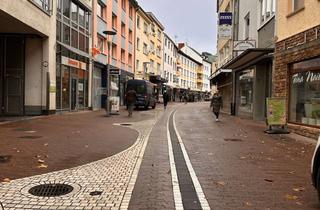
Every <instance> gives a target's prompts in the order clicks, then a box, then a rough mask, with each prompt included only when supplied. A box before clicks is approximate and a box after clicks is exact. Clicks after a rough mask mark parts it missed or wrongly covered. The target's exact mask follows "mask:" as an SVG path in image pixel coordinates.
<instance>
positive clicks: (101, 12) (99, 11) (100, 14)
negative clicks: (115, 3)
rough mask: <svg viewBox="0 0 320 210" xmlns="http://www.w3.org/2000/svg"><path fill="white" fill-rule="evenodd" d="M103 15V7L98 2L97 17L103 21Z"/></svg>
mask: <svg viewBox="0 0 320 210" xmlns="http://www.w3.org/2000/svg"><path fill="white" fill-rule="evenodd" d="M103 13H104V5H102V4H101V3H100V2H98V4H97V15H98V16H99V17H101V18H102V19H103V17H104V15H103Z"/></svg>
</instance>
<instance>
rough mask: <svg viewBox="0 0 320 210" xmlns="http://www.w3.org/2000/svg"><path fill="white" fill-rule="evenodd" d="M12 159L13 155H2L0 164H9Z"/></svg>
mask: <svg viewBox="0 0 320 210" xmlns="http://www.w3.org/2000/svg"><path fill="white" fill-rule="evenodd" d="M11 157H12V156H11V155H0V163H8V162H9V161H10V160H11Z"/></svg>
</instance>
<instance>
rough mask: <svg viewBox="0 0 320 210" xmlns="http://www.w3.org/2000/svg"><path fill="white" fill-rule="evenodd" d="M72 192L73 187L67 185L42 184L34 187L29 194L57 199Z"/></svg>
mask: <svg viewBox="0 0 320 210" xmlns="http://www.w3.org/2000/svg"><path fill="white" fill-rule="evenodd" d="M72 191H73V187H72V186H70V185H67V184H42V185H37V186H34V187H32V188H31V189H30V190H29V191H28V192H29V193H30V194H32V195H34V196H39V197H56V196H62V195H66V194H68V193H70V192H72Z"/></svg>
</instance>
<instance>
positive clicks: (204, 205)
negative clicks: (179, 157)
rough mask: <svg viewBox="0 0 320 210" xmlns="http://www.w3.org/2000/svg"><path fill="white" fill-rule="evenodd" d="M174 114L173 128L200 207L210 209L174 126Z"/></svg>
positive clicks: (205, 209)
mask: <svg viewBox="0 0 320 210" xmlns="http://www.w3.org/2000/svg"><path fill="white" fill-rule="evenodd" d="M175 116H176V112H175V113H174V114H173V128H174V130H175V132H176V134H177V137H178V140H179V143H180V147H181V149H182V153H183V157H184V159H185V161H186V164H187V167H188V170H189V173H190V176H191V178H192V182H193V185H194V187H195V189H196V192H197V195H198V198H199V201H200V204H201V207H202V209H204V210H210V209H211V208H210V206H209V203H208V201H207V199H206V196H205V194H204V193H203V190H202V187H201V185H200V182H199V180H198V177H197V175H196V173H195V171H194V169H193V167H192V164H191V161H190V158H189V156H188V153H187V151H186V148H185V147H184V144H183V141H182V138H181V136H180V134H179V132H178V129H177V126H176V123H175Z"/></svg>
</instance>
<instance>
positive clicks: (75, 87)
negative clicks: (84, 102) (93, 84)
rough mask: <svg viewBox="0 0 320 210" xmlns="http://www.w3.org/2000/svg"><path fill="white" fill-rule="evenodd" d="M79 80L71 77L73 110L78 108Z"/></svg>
mask: <svg viewBox="0 0 320 210" xmlns="http://www.w3.org/2000/svg"><path fill="white" fill-rule="evenodd" d="M77 83H78V81H77V79H76V78H71V110H76V109H77V98H78V97H77V90H78V84H77Z"/></svg>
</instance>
